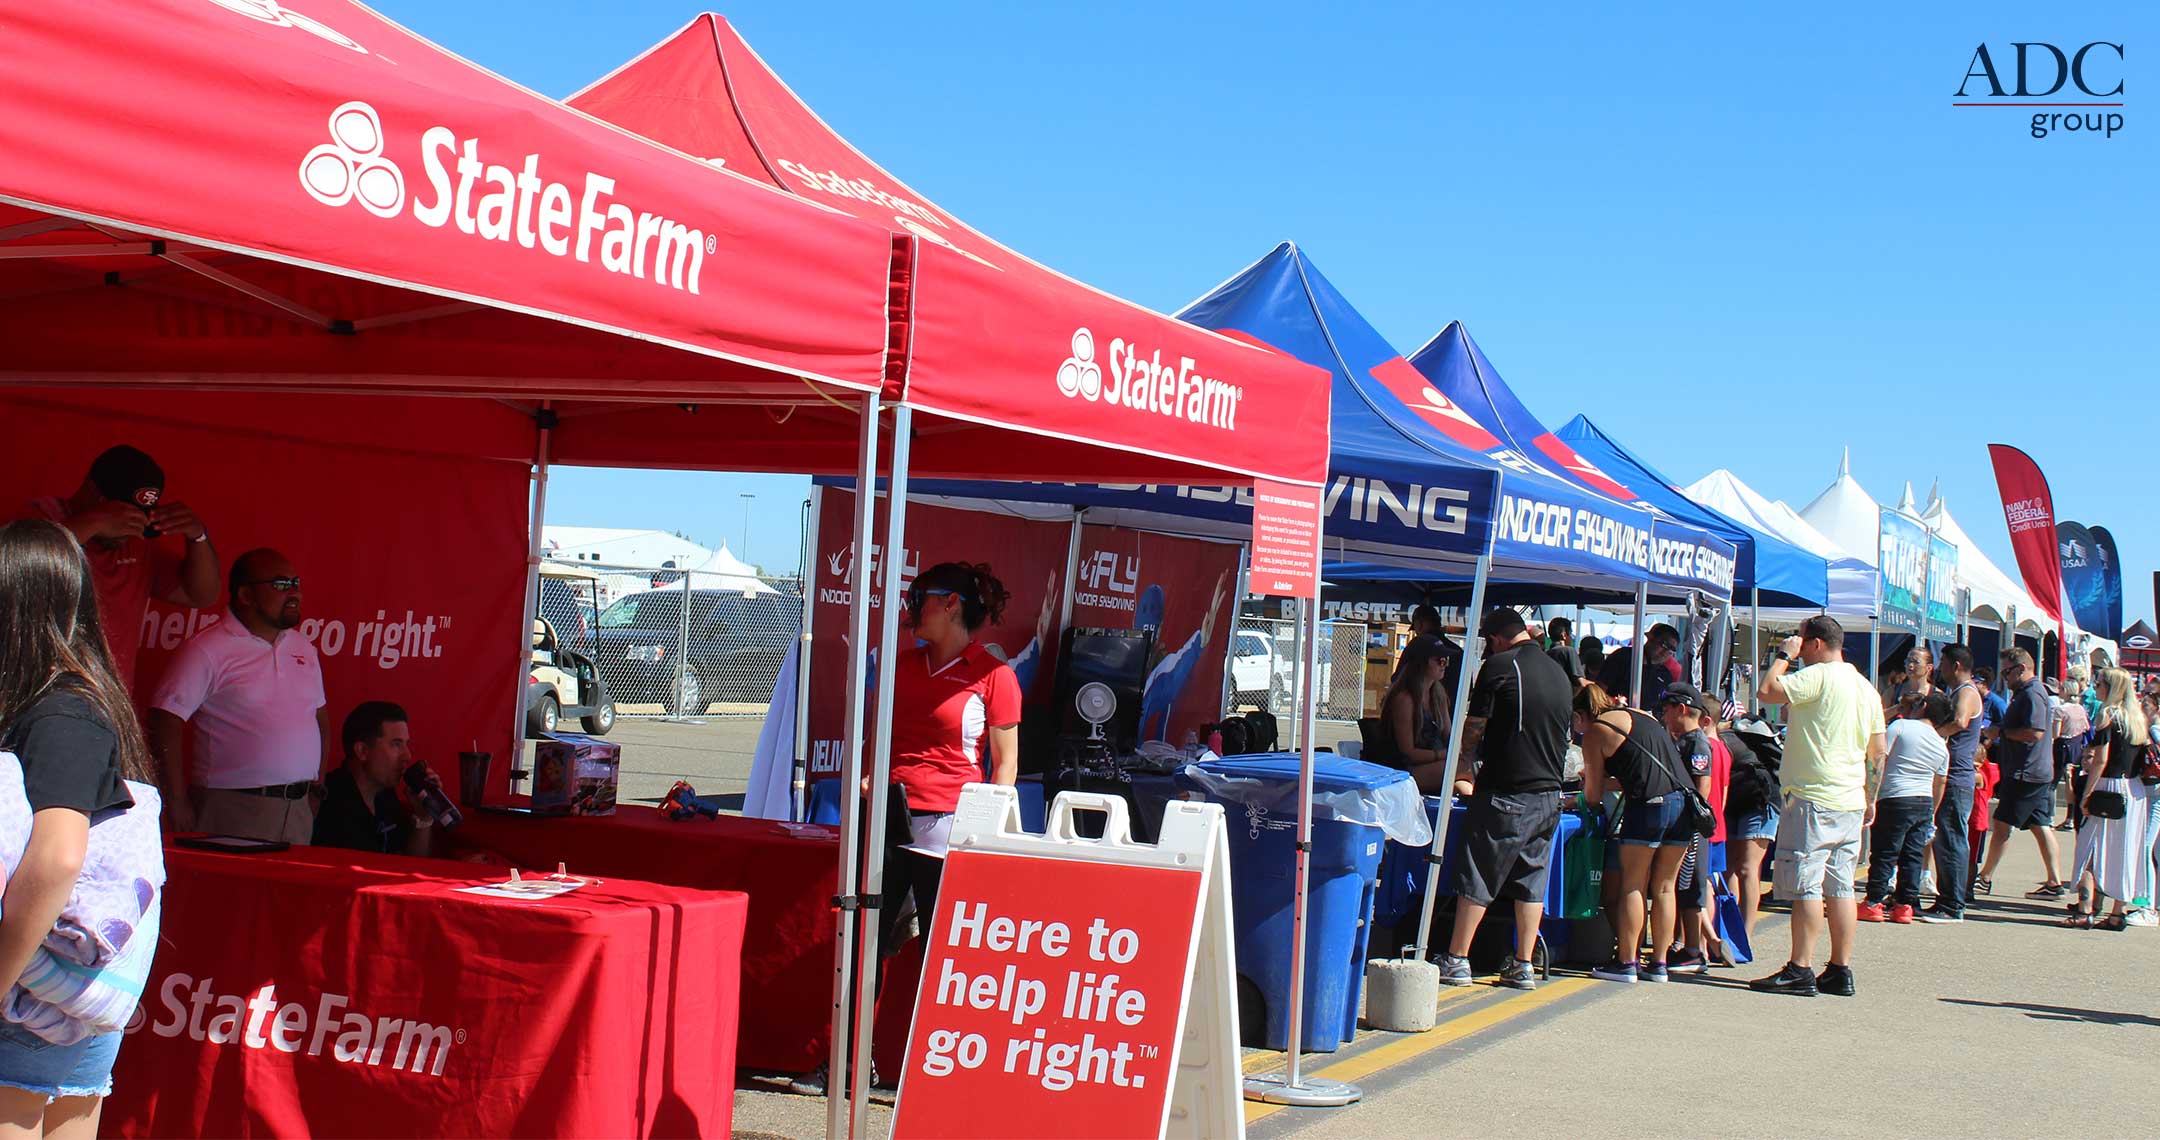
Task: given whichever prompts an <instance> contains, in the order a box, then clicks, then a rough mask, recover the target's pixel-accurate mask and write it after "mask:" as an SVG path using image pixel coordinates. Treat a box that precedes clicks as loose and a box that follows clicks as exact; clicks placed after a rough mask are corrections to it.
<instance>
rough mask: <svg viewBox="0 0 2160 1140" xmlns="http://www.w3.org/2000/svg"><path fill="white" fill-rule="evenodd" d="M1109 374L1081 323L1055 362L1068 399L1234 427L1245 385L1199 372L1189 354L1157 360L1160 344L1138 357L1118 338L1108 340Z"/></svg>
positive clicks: (1136, 348) (1137, 350)
mask: <svg viewBox="0 0 2160 1140" xmlns="http://www.w3.org/2000/svg"><path fill="white" fill-rule="evenodd" d="M1105 363H1106V364H1107V365H1108V366H1109V375H1108V377H1107V378H1106V377H1105V376H1104V369H1103V366H1102V365H1099V364H1097V363H1096V362H1095V334H1094V333H1093V332H1092V331H1090V330H1088V329H1085V328H1081V329H1075V330H1074V331H1073V335H1072V355H1070V356H1068V357H1066V358H1065V361H1064V363H1062V364H1060V365H1058V370H1057V386H1058V391H1059V392H1061V393H1063V394H1064V395H1065V396H1066V397H1067V398H1068V399H1071V398H1079V399H1084V400H1086V401H1087V402H1089V403H1091V404H1093V403H1102V404H1105V405H1109V406H1113V407H1121V408H1125V409H1127V410H1130V411H1134V412H1146V413H1152V414H1154V415H1159V416H1165V417H1168V418H1171V419H1180V420H1184V421H1185V422H1187V423H1191V424H1198V425H1201V426H1204V427H1212V428H1221V429H1222V430H1224V431H1236V430H1237V412H1238V405H1239V404H1241V403H1243V402H1244V399H1245V389H1244V388H1242V387H1239V386H1238V385H1235V384H1230V383H1227V382H1225V381H1222V380H1217V379H1215V378H1213V377H1210V376H1203V375H1201V373H1200V371H1199V362H1198V361H1196V360H1194V359H1193V358H1192V357H1190V356H1180V357H1178V358H1177V365H1176V366H1175V367H1172V366H1171V365H1168V364H1165V363H1163V354H1162V350H1161V349H1159V348H1158V349H1156V350H1155V351H1153V352H1152V353H1150V354H1148V355H1146V356H1142V355H1141V354H1140V347H1139V346H1138V345H1136V344H1134V343H1132V342H1131V341H1128V340H1125V339H1124V338H1123V337H1113V338H1112V339H1111V341H1110V352H1109V359H1108V360H1107V361H1105Z"/></svg>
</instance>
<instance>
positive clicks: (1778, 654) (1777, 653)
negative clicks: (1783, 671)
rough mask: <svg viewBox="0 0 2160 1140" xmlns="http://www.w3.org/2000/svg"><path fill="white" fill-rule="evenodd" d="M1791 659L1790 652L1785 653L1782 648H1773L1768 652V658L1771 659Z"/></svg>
mask: <svg viewBox="0 0 2160 1140" xmlns="http://www.w3.org/2000/svg"><path fill="white" fill-rule="evenodd" d="M1792 659H1793V656H1792V654H1790V653H1787V652H1785V651H1784V650H1782V649H1778V650H1773V651H1771V654H1770V660H1772V661H1790V660H1792Z"/></svg>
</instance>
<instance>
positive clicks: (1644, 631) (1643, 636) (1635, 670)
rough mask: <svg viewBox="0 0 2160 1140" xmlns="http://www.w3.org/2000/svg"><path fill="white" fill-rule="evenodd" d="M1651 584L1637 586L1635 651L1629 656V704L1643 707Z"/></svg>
mask: <svg viewBox="0 0 2160 1140" xmlns="http://www.w3.org/2000/svg"><path fill="white" fill-rule="evenodd" d="M1649 621H1650V583H1648V582H1637V583H1636V584H1635V649H1634V651H1633V652H1631V653H1629V654H1628V659H1629V660H1628V663H1629V665H1630V666H1631V667H1630V668H1629V670H1628V703H1629V704H1631V705H1633V706H1635V707H1636V708H1641V707H1642V676H1643V657H1644V655H1645V650H1647V649H1648V648H1649V644H1650V638H1649V637H1648V632H1649V629H1648V623H1649Z"/></svg>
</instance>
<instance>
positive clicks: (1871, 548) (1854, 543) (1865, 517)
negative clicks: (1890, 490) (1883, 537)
mask: <svg viewBox="0 0 2160 1140" xmlns="http://www.w3.org/2000/svg"><path fill="white" fill-rule="evenodd" d="M1910 491H1911V489H1910V488H1907V493H1908V494H1910ZM1881 512H1882V506H1881V505H1880V504H1879V503H1877V502H1876V501H1875V496H1873V495H1870V494H1868V493H1867V488H1865V487H1862V486H1861V485H1860V481H1859V480H1858V479H1855V478H1853V477H1852V452H1850V451H1847V452H1846V453H1845V455H1844V457H1843V458H1842V459H1840V460H1838V473H1837V478H1836V479H1833V480H1831V482H1830V485H1829V486H1828V487H1826V488H1824V489H1823V493H1822V494H1820V495H1817V496H1815V500H1814V501H1813V502H1811V503H1809V504H1808V505H1807V506H1804V507H1802V508H1800V517H1801V518H1803V519H1806V520H1807V521H1808V523H1809V524H1810V525H1812V526H1813V527H1814V528H1815V529H1816V530H1819V531H1821V532H1822V533H1824V534H1826V535H1828V536H1830V541H1832V542H1835V543H1837V544H1838V546H1839V547H1840V548H1841V549H1843V550H1844V551H1845V553H1847V554H1849V555H1851V556H1852V557H1854V558H1857V559H1859V560H1860V561H1862V562H1865V563H1867V564H1868V565H1869V566H1873V565H1875V560H1876V557H1877V554H1876V551H1877V549H1878V546H1879V539H1880V535H1879V534H1878V531H1879V529H1880V527H1881V525H1882V513H1881ZM1871 608H1872V606H1871Z"/></svg>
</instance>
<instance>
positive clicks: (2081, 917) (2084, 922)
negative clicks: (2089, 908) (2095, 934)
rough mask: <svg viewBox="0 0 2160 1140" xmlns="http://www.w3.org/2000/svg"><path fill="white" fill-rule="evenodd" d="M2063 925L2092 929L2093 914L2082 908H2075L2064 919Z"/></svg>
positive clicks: (2077, 928)
mask: <svg viewBox="0 0 2160 1140" xmlns="http://www.w3.org/2000/svg"><path fill="white" fill-rule="evenodd" d="M2062 925H2064V926H2067V927H2069V928H2070V929H2072V930H2091V929H2092V928H2093V916H2091V915H2089V914H2087V913H2085V912H2084V911H2082V910H2073V911H2071V912H2070V916H2069V917H2068V918H2065V919H2063V920H2062Z"/></svg>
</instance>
